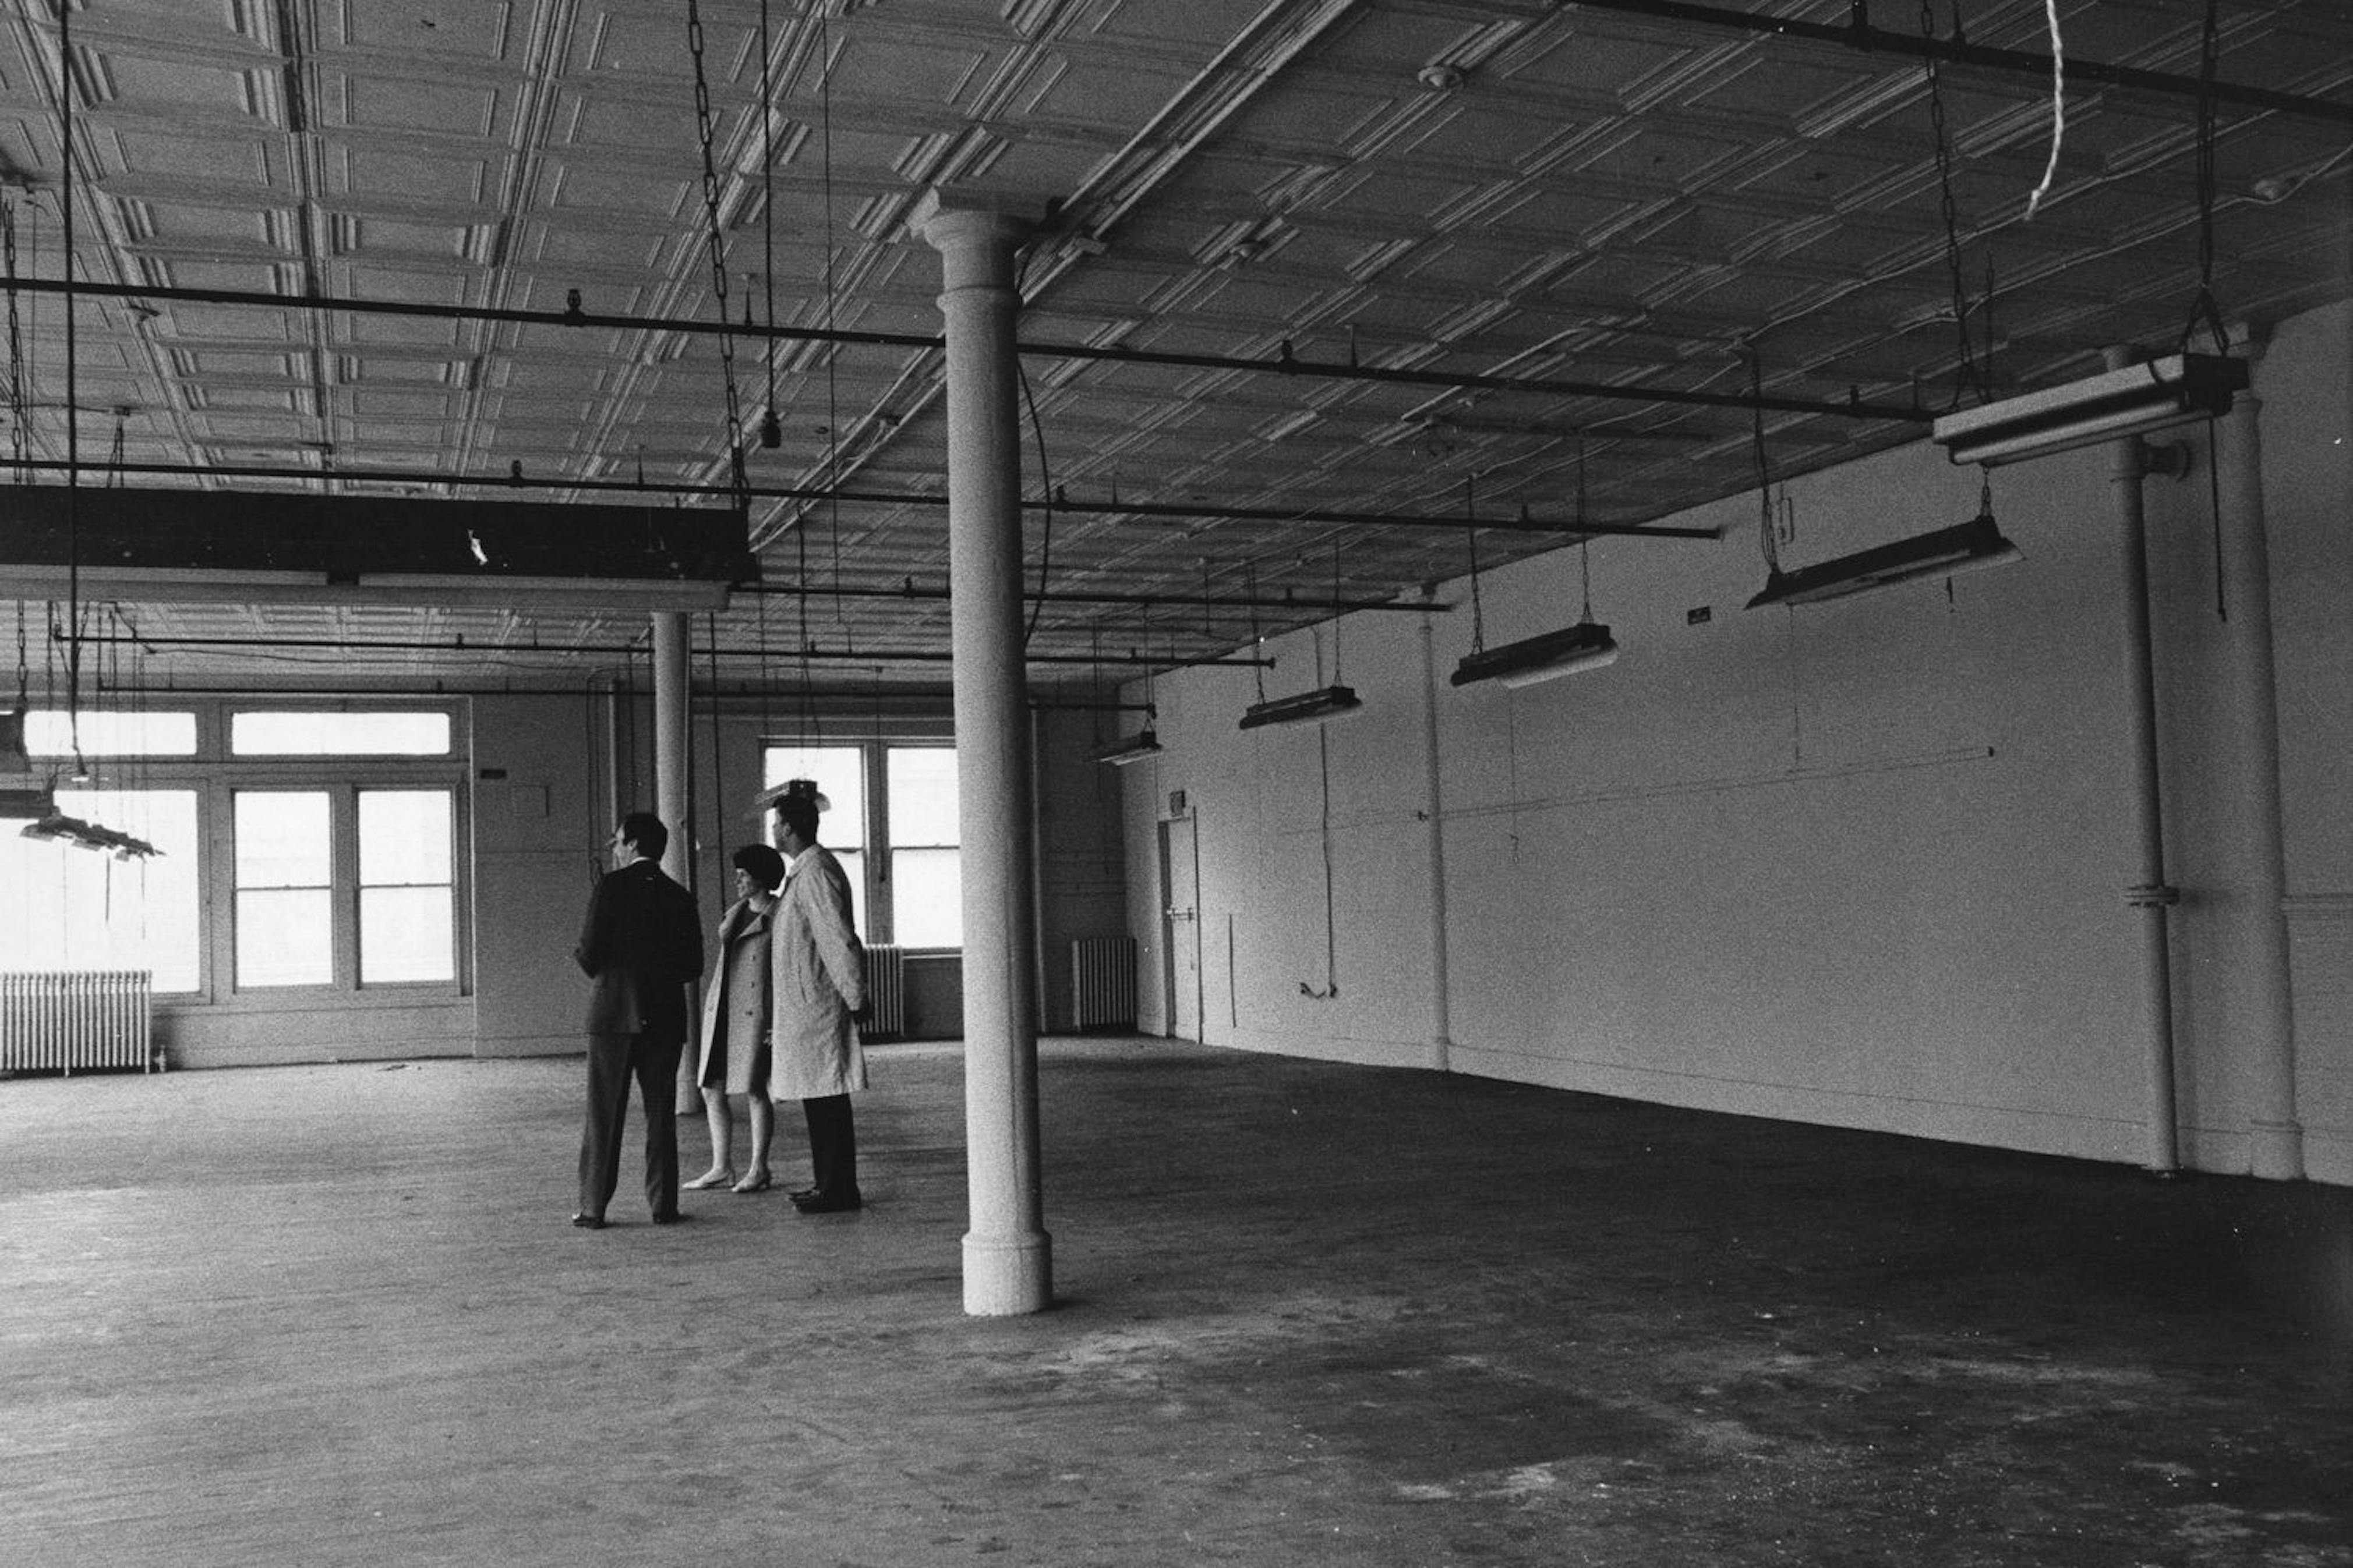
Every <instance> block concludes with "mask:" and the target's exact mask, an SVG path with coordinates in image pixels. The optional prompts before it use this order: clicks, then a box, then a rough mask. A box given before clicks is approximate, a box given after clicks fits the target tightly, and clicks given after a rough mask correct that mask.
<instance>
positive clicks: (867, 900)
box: [762, 741, 964, 947]
mask: <svg viewBox="0 0 2353 1568" xmlns="http://www.w3.org/2000/svg"><path fill="white" fill-rule="evenodd" d="M762 774H763V777H764V779H765V782H766V783H767V784H769V785H770V786H771V787H773V786H774V785H776V784H782V783H784V782H785V781H786V779H814V780H815V781H816V782H817V786H818V789H819V790H821V791H822V792H824V794H825V795H826V797H827V799H828V803H829V804H828V809H827V810H826V812H825V814H824V815H823V816H820V817H819V818H818V839H819V841H820V842H822V843H823V844H824V845H825V847H827V848H828V849H830V850H832V851H833V853H834V855H835V856H836V857H837V858H839V860H840V861H841V868H842V869H843V870H844V871H846V872H848V873H849V887H850V901H851V905H852V908H853V911H854V918H855V920H856V922H857V925H858V933H859V935H860V936H862V937H864V938H865V939H866V940H867V941H868V942H877V943H889V944H892V945H896V946H900V947H959V946H961V945H963V942H964V902H963V899H964V892H963V889H964V877H963V857H962V855H961V853H960V852H959V849H958V845H957V826H956V820H957V819H956V770H955V749H954V748H953V747H951V746H946V745H912V744H894V743H886V742H881V741H874V742H852V743H849V744H838V745H822V746H798V745H772V746H769V747H767V748H765V754H764V762H763V768H762ZM877 779H879V781H880V783H881V788H880V789H879V790H878V789H874V788H871V787H870V781H872V780H877ZM773 820H774V819H773V818H771V822H772V823H773Z"/></svg>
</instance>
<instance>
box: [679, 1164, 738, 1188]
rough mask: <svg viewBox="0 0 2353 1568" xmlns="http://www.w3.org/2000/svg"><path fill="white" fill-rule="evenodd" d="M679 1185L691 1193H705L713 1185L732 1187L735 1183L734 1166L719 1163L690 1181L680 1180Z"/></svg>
mask: <svg viewBox="0 0 2353 1568" xmlns="http://www.w3.org/2000/svg"><path fill="white" fill-rule="evenodd" d="M679 1185H680V1186H681V1187H684V1188H685V1189H686V1190H687V1191H688V1192H691V1193H707V1192H709V1191H711V1189H712V1188H713V1187H732V1186H734V1185H735V1167H734V1166H733V1165H721V1166H718V1167H716V1168H714V1169H712V1170H708V1171H705V1172H703V1173H702V1174H701V1175H699V1176H697V1177H695V1178H694V1180H692V1181H691V1182H681V1183H680V1184H679Z"/></svg>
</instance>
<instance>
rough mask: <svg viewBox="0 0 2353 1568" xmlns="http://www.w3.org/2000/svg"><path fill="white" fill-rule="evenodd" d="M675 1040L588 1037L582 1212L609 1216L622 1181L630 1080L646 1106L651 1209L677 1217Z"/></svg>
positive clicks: (679, 1046)
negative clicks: (610, 1207) (616, 1189)
mask: <svg viewBox="0 0 2353 1568" xmlns="http://www.w3.org/2000/svg"><path fill="white" fill-rule="evenodd" d="M685 1045H686V1042H685V1041H684V1040H683V1039H681V1038H680V1037H678V1036H676V1035H672V1034H669V1033H660V1034H637V1035H591V1036H589V1037H588V1117H587V1121H586V1123H585V1124H584V1125H583V1126H582V1128H581V1131H580V1212H581V1213H582V1214H585V1215H595V1216H596V1217H597V1218H598V1219H602V1218H604V1217H605V1205H607V1204H609V1203H611V1202H612V1201H613V1189H614V1188H615V1187H617V1186H618V1185H619V1184H620V1180H621V1136H622V1134H623V1133H624V1132H626V1131H628V1125H629V1080H630V1079H632V1078H634V1079H637V1082H638V1096H639V1097H640V1098H641V1099H642V1100H644V1101H645V1107H646V1205H647V1207H648V1209H649V1211H650V1212H652V1213H654V1214H656V1215H673V1214H676V1213H677V1212H678V1106H677V1103H676V1102H677V1097H678V1081H677V1080H678V1058H679V1054H680V1052H681V1051H682V1050H683V1049H684V1048H685Z"/></svg>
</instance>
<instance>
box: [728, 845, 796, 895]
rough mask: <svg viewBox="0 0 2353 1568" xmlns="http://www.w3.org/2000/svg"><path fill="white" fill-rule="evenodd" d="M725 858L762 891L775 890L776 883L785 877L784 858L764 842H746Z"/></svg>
mask: <svg viewBox="0 0 2353 1568" xmlns="http://www.w3.org/2000/svg"><path fill="white" fill-rule="evenodd" d="M727 858H728V859H730V860H732V861H733V862H734V865H735V869H737V870H738V871H742V872H744V874H745V875H747V876H749V877H750V878H751V879H752V880H754V882H757V883H758V884H759V885H760V888H761V889H762V890H763V891H764V892H774V891H776V884H778V883H779V882H782V881H783V880H784V879H785V858H784V857H783V856H781V855H779V854H777V853H776V851H775V850H774V849H771V848H769V847H768V846H766V845H765V844H746V845H744V847H742V848H740V849H738V850H736V851H735V852H734V853H733V855H730V856H729V857H727Z"/></svg>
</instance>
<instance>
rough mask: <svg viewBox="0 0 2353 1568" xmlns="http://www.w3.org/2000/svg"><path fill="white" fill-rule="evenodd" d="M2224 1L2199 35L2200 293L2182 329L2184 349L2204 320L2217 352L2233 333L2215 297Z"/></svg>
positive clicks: (2211, 10)
mask: <svg viewBox="0 0 2353 1568" xmlns="http://www.w3.org/2000/svg"><path fill="white" fill-rule="evenodd" d="M2220 54H2221V0H2206V25H2205V28H2204V30H2203V31H2202V32H2200V35H2199V38H2198V163H2197V171H2198V172H2197V182H2198V295H2197V298H2196V299H2195V300H2193V301H2191V304H2190V308H2189V321H2187V322H2186V323H2184V324H2183V326H2182V329H2181V351H2182V352H2183V353H2188V352H2189V335H2190V333H2192V332H2194V331H2197V330H2198V327H2199V324H2200V322H2201V321H2202V322H2203V323H2204V324H2205V326H2206V329H2207V331H2211V332H2212V333H2213V334H2214V352H2215V353H2218V354H2221V353H2230V352H2231V334H2230V332H2229V331H2228V330H2226V329H2225V328H2224V327H2223V325H2222V311H2221V306H2220V305H2218V304H2216V303H2215V300H2214V193H2215V184H2214V139H2215V130H2214V67H2215V63H2216V60H2217V58H2219V56H2220Z"/></svg>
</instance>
